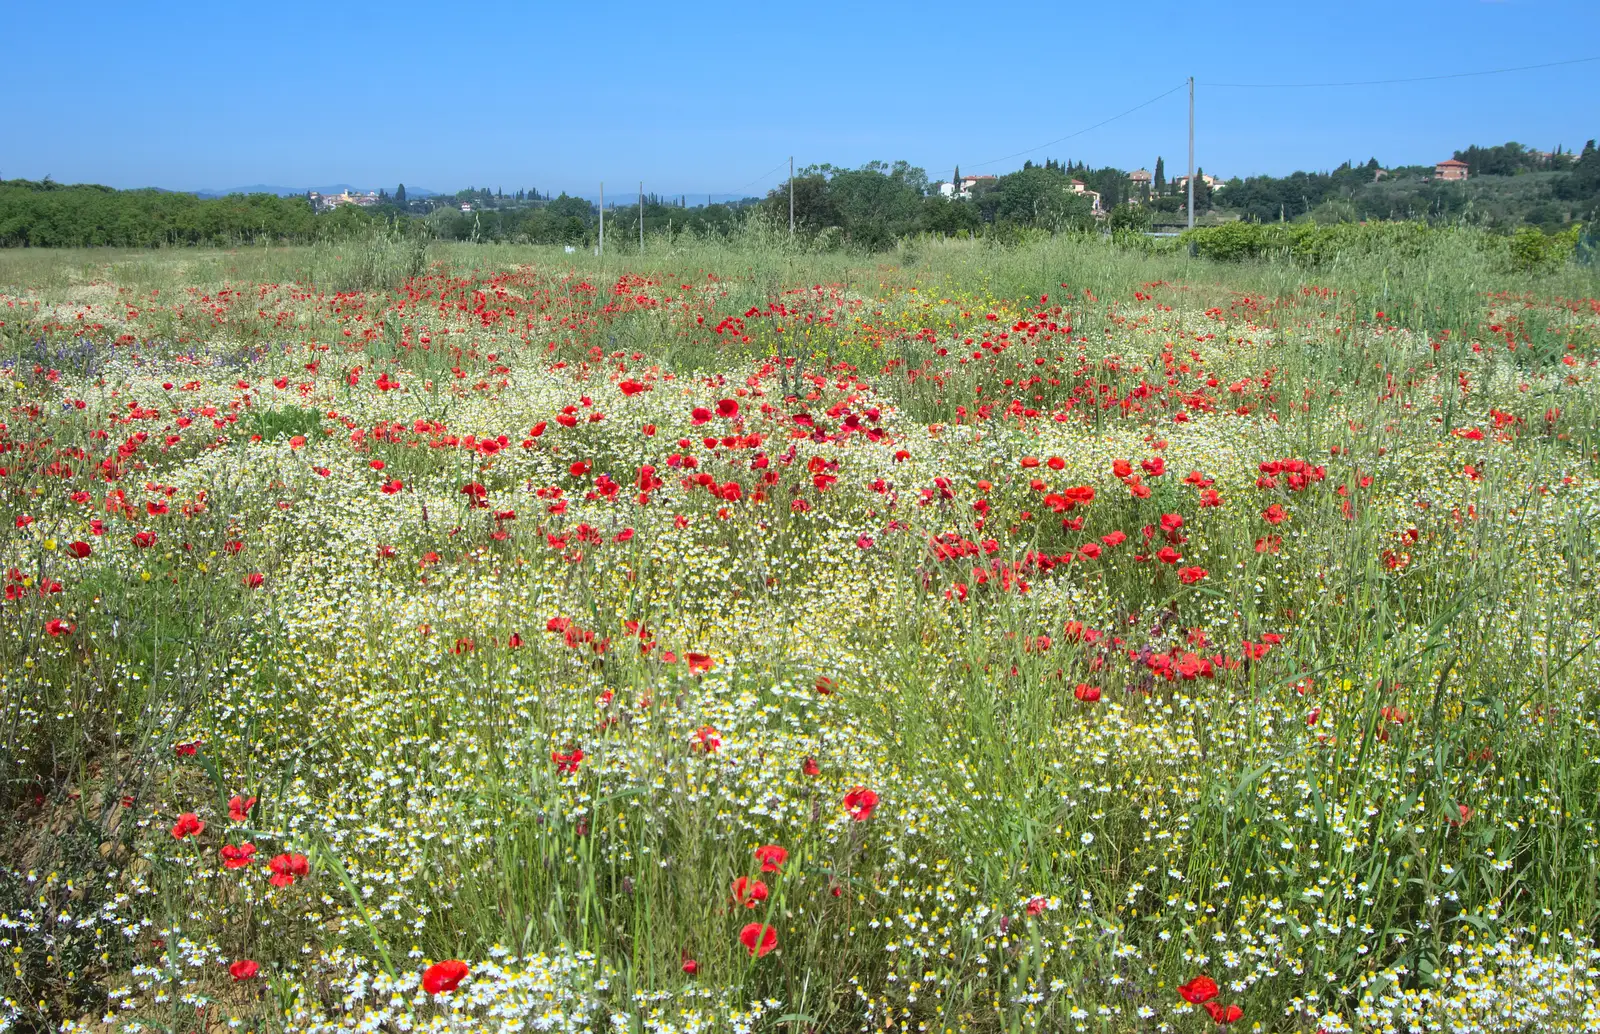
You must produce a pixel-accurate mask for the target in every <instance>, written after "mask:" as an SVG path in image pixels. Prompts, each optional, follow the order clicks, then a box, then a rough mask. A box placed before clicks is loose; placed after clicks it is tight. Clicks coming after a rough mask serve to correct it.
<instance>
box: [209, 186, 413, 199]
mask: <svg viewBox="0 0 1600 1034" xmlns="http://www.w3.org/2000/svg"><path fill="white" fill-rule="evenodd" d="M379 189H382V190H387V191H390V192H393V190H394V186H393V185H392V184H391V185H389V186H386V187H382V188H379V187H357V186H354V185H352V184H349V183H330V184H328V185H326V186H321V187H280V186H275V185H273V184H270V183H252V184H250V185H249V186H247V187H228V188H227V189H225V190H212V189H210V188H207V189H205V190H196V191H194V192H193V193H194V194H195V195H196V196H197V197H227V196H228V195H229V194H275V195H277V196H278V197H295V196H297V195H300V194H304V193H305V192H306V191H308V190H314V191H316V192H317V193H318V194H339V193H342V192H344V191H346V190H348V191H349V192H350V193H352V194H366V193H369V192H374V191H377V190H379ZM436 193H437V191H433V190H429V189H428V188H427V187H412V186H407V187H406V197H433V196H434V194H436Z"/></svg>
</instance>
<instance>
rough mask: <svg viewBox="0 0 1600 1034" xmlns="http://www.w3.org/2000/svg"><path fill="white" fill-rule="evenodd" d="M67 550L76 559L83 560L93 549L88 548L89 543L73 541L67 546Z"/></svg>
mask: <svg viewBox="0 0 1600 1034" xmlns="http://www.w3.org/2000/svg"><path fill="white" fill-rule="evenodd" d="M67 552H68V553H70V554H72V555H73V556H74V557H76V558H77V559H79V560H83V559H86V558H87V557H88V556H89V555H90V554H91V553H93V552H94V550H93V549H91V548H89V543H87V542H74V543H72V544H70V545H68V546H67Z"/></svg>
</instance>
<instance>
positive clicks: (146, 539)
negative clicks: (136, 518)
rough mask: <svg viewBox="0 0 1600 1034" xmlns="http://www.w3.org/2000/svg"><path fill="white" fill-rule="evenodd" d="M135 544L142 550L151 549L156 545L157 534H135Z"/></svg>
mask: <svg viewBox="0 0 1600 1034" xmlns="http://www.w3.org/2000/svg"><path fill="white" fill-rule="evenodd" d="M133 544H134V545H135V546H138V547H139V548H140V549H149V548H150V547H151V546H153V545H155V544H156V533H155V532H153V531H140V532H135V533H134V536H133Z"/></svg>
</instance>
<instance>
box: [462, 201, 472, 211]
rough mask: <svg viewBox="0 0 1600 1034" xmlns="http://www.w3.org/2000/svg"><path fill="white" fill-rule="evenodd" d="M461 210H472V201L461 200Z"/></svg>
mask: <svg viewBox="0 0 1600 1034" xmlns="http://www.w3.org/2000/svg"><path fill="white" fill-rule="evenodd" d="M461 210H462V211H463V212H470V211H472V202H471V201H463V202H461Z"/></svg>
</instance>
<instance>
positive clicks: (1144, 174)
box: [1128, 169, 1155, 187]
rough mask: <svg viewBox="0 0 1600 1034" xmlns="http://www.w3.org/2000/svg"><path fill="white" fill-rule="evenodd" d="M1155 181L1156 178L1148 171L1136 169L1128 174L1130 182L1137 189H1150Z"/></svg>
mask: <svg viewBox="0 0 1600 1034" xmlns="http://www.w3.org/2000/svg"><path fill="white" fill-rule="evenodd" d="M1154 181H1155V177H1153V176H1151V175H1150V171H1149V170H1148V169H1134V170H1133V171H1132V172H1130V173H1128V182H1130V183H1132V184H1133V185H1134V186H1136V187H1148V186H1149V185H1150V184H1151V183H1153V182H1154Z"/></svg>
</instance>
